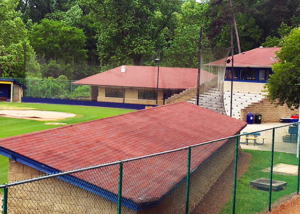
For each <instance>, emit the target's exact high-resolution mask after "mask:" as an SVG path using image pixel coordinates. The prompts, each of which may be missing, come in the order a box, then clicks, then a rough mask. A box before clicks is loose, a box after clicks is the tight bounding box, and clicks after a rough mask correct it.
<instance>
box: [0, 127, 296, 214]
mask: <svg viewBox="0 0 300 214" xmlns="http://www.w3.org/2000/svg"><path fill="white" fill-rule="evenodd" d="M294 125H295V124H292V125H290V124H289V125H284V126H280V127H277V128H272V129H267V130H262V131H255V132H249V133H247V135H248V136H249V135H250V134H253V133H260V134H261V136H262V135H264V136H270V134H271V136H272V138H271V142H272V144H273V146H272V147H271V150H269V151H264V152H269V153H266V154H265V156H264V155H263V156H264V157H267V158H264V161H266V162H262V163H258V166H259V167H257V166H255V163H252V164H253V166H252V165H250V168H251V167H257V169H256V168H255V170H254V171H255V172H254V173H253V174H250V175H247V174H246V178H247V179H246V181H247V183H246V186H247V188H248V190H247V191H250V192H249V194H248V193H246V196H247V197H246V198H245V191H246V190H245V189H244V187H243V185H245V184H244V182H245V180H239V181H238V182H237V183H236V182H234V181H232V183H234V185H236V186H235V188H234V190H235V191H234V193H235V194H234V196H236V197H234V200H233V201H231V202H230V203H229V205H228V206H227V207H229V208H227V211H226V209H225V211H222V212H221V213H253V212H255V209H254V210H251V209H250V208H251V207H253V206H250V208H248V207H247V206H248V205H251V203H254V205H255V206H256V205H257V203H260V205H259V206H257V207H259V208H260V209H261V208H262V209H263V208H265V207H267V206H268V203H270V202H272V203H273V202H274V201H275V200H278V199H279V198H280V197H282V195H285V194H290V193H291V192H295V191H298V190H297V188H298V189H299V182H298V183H297V176H296V175H294V176H293V177H292V178H291V179H290V180H289V182H290V183H291V185H290V186H288V188H287V189H288V191H285V192H284V191H282V192H275V193H273V192H272V191H257V190H255V189H253V188H250V187H249V182H248V181H249V180H252V179H255V178H257V176H260V175H261V174H263V175H266V177H267V176H268V175H270V172H261V169H260V168H261V167H263V168H268V167H269V168H271V169H272V168H273V164H274V163H276V162H278V161H282V158H281V157H280V156H281V155H282V154H281V153H280V152H277V153H276V152H275V149H274V148H275V147H276V146H274V145H276V144H275V141H277V142H279V139H280V140H282V141H283V139H285V138H284V137H283V136H282V134H281V133H282V131H283V129H285V130H286V129H289V127H291V126H294ZM275 129H276V130H278V135H279V136H276V135H275V134H274V133H275ZM245 136H246V134H241V135H237V136H232V137H228V138H223V139H220V140H215V141H210V142H207V143H202V144H199V145H194V146H191V147H184V148H181V149H176V150H172V151H168V152H164V153H159V154H153V155H149V156H145V157H140V158H134V159H129V160H124V161H118V162H114V163H109V164H104V165H99V166H93V167H88V168H83V169H79V170H73V171H70V172H63V173H58V174H52V175H43V176H42V177H38V176H41V175H42V173H41V172H40V171H38V170H35V169H33V168H31V167H28V166H18V164H19V163H16V162H14V161H11V164H12V165H13V164H16V166H13V167H15V169H16V170H17V171H18V170H20V169H21V168H19V167H23V168H22V170H23V172H25V171H26V172H30V173H29V174H30V175H31V176H32V177H33V178H32V179H28V180H23V181H16V182H12V183H10V184H5V185H1V186H0V188H1V189H4V190H6V194H5V197H4V210H3V213H121V212H122V213H146V214H148V213H189V212H191V211H192V210H193V209H194V208H195V207H196V205H197V204H198V203H199V202H200V201H201V199H202V198H203V197H204V195H205V194H206V193H207V192H208V191H209V189H210V187H211V185H212V184H213V183H215V182H216V181H217V179H218V178H219V177H220V175H221V174H222V172H223V171H224V170H225V169H226V168H227V167H228V165H229V164H230V163H231V162H232V161H233V160H237V157H238V152H237V149H235V147H236V146H237V145H238V143H239V141H238V140H237V139H238V138H239V137H241V138H243V137H245ZM268 138H269V137H268ZM291 139H292V138H291ZM264 140H266V139H264ZM277 142H276V143H277ZM265 143H266V144H268V142H267V141H266V142H265ZM278 144H279V143H278ZM256 146H257V147H258V146H261V145H256ZM236 148H237V147H236ZM294 148H296V147H294ZM242 150H244V149H242ZM249 151H250V150H249ZM253 151H254V152H252V153H253V154H252V156H253V160H255V161H260V159H259V157H256V156H257V155H256V153H255V152H257V151H255V150H253ZM278 151H280V150H278ZM247 152H248V150H247ZM250 153H251V151H250ZM259 155H261V153H259ZM290 155H292V154H290ZM274 156H275V158H274ZM294 156H295V155H294ZM257 158H258V160H257ZM276 158H279V159H278V160H276ZM283 159H285V156H284V157H283ZM289 163H293V164H295V165H298V163H297V160H296V159H295V158H294V159H292V160H291V161H290V162H289ZM260 165H261V166H260ZM238 167H240V166H238V165H237V164H236V167H235V174H236V171H237V169H238ZM250 171H251V170H250ZM247 176H248V177H247ZM271 176H273V173H271ZM280 176H283V175H280ZM280 176H278V175H274V180H275V179H281V178H282V179H283V180H286V177H280ZM16 179H17V178H15V180H16ZM272 179H273V178H271V180H272ZM298 181H299V177H298ZM236 190H237V191H236ZM221 191H222V190H221ZM241 191H242V192H241ZM243 191H244V192H243ZM247 191H246V192H247ZM252 192H255V193H256V195H255V198H259V202H257V201H256V200H255V198H253V197H252ZM272 196H273V198H272ZM230 204H231V205H230ZM245 204H246V206H245ZM270 204H271V203H270ZM270 206H271V205H270ZM252 211H253V212H252Z"/></svg>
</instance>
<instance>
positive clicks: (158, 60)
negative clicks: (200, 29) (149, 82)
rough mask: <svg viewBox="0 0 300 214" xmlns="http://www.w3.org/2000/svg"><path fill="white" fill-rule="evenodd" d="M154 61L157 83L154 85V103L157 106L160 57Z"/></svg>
mask: <svg viewBox="0 0 300 214" xmlns="http://www.w3.org/2000/svg"><path fill="white" fill-rule="evenodd" d="M155 62H156V63H157V85H156V105H157V106H158V84H159V63H160V59H158V58H157V59H155Z"/></svg>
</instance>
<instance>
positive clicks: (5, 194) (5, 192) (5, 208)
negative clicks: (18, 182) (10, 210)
mask: <svg viewBox="0 0 300 214" xmlns="http://www.w3.org/2000/svg"><path fill="white" fill-rule="evenodd" d="M7 197H8V188H7V187H5V188H4V197H3V207H2V208H3V211H2V214H7Z"/></svg>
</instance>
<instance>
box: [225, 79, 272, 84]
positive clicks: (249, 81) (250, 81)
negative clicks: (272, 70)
mask: <svg viewBox="0 0 300 214" xmlns="http://www.w3.org/2000/svg"><path fill="white" fill-rule="evenodd" d="M225 81H226V82H230V81H231V80H228V79H227V80H225ZM233 82H248V83H267V81H252V80H233Z"/></svg>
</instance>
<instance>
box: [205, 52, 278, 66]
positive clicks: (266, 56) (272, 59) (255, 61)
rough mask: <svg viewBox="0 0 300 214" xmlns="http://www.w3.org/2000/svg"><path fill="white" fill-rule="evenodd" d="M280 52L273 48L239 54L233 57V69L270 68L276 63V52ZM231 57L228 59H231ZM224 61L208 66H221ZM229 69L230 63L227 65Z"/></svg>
mask: <svg viewBox="0 0 300 214" xmlns="http://www.w3.org/2000/svg"><path fill="white" fill-rule="evenodd" d="M279 50H281V48H280V47H273V48H263V47H260V48H255V49H252V50H249V51H246V52H243V53H240V54H236V55H234V62H233V66H234V67H252V68H272V64H273V63H276V62H278V59H277V58H276V52H277V51H279ZM231 58H232V57H228V59H231ZM223 61H224V60H218V61H215V62H212V63H209V65H218V64H220V65H223V64H224V63H223ZM227 67H231V63H229V64H227Z"/></svg>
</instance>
